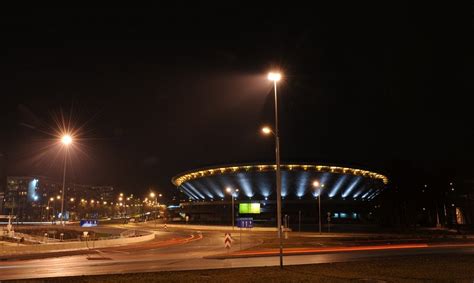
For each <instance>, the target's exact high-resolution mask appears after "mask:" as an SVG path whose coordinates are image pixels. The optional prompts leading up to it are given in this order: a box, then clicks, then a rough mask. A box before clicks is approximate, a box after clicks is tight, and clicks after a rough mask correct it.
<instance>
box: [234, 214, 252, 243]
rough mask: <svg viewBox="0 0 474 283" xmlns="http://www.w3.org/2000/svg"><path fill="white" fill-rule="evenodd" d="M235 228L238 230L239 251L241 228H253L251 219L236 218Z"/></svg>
mask: <svg viewBox="0 0 474 283" xmlns="http://www.w3.org/2000/svg"><path fill="white" fill-rule="evenodd" d="M237 227H239V228H240V242H239V246H240V250H242V228H253V218H252V217H241V218H237Z"/></svg>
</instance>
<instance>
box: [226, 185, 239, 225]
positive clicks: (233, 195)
mask: <svg viewBox="0 0 474 283" xmlns="http://www.w3.org/2000/svg"><path fill="white" fill-rule="evenodd" d="M225 190H226V192H228V193H229V194H230V197H231V204H232V230H234V218H235V214H234V197H235V193H236V192H238V191H239V189H235V190H234V189H232V188H231V187H227V188H226V189H225Z"/></svg>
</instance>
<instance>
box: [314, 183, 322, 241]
mask: <svg viewBox="0 0 474 283" xmlns="http://www.w3.org/2000/svg"><path fill="white" fill-rule="evenodd" d="M313 187H314V188H315V189H316V188H318V189H319V193H318V210H319V214H318V216H319V233H320V234H321V190H322V189H323V188H324V184H320V183H319V182H318V181H314V182H313Z"/></svg>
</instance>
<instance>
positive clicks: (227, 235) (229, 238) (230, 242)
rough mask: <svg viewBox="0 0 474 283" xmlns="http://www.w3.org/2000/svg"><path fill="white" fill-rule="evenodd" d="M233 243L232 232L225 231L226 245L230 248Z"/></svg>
mask: <svg viewBox="0 0 474 283" xmlns="http://www.w3.org/2000/svg"><path fill="white" fill-rule="evenodd" d="M231 244H232V237H231V235H230V233H225V237H224V247H225V248H226V249H230V246H231Z"/></svg>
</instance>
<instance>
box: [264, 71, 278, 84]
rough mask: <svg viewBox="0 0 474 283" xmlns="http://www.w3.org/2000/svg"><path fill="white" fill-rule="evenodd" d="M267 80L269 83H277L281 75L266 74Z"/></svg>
mask: <svg viewBox="0 0 474 283" xmlns="http://www.w3.org/2000/svg"><path fill="white" fill-rule="evenodd" d="M267 78H268V80H269V81H274V82H278V81H279V80H281V74H280V73H274V72H270V73H268V77H267Z"/></svg>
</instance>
